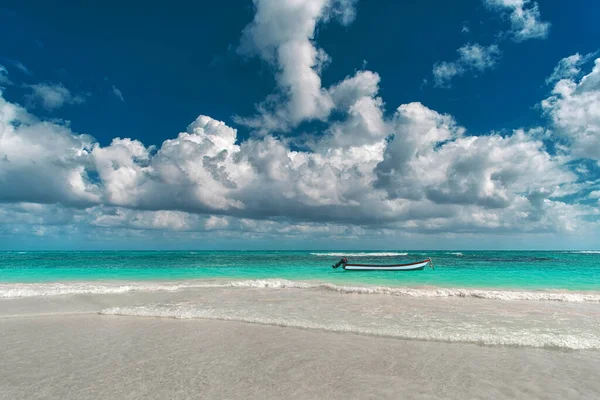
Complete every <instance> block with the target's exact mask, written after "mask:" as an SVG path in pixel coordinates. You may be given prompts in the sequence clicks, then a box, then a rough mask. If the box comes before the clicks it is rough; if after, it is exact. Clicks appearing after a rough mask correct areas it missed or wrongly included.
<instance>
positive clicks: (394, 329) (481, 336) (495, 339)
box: [100, 305, 600, 350]
mask: <svg viewBox="0 0 600 400" xmlns="http://www.w3.org/2000/svg"><path fill="white" fill-rule="evenodd" d="M100 314H101V315H118V316H134V317H158V318H176V319H208V320H221V321H238V322H246V323H252V324H260V325H272V326H281V327H292V328H301V329H315V330H322V331H328V332H339V333H355V334H361V335H370V336H382V337H393V338H398V339H405V340H420V341H433V342H459V343H473V344H479V345H484V346H510V347H536V348H548V349H569V350H585V349H600V337H598V336H597V335H590V334H584V335H581V334H580V335H573V334H569V333H564V332H562V333H561V332H538V331H535V330H531V329H521V330H515V329H507V328H499V327H495V328H494V329H489V327H488V328H486V327H485V325H484V326H480V327H477V329H453V328H452V327H450V328H448V329H443V330H441V329H419V327H413V328H411V327H407V326H399V325H387V326H385V325H382V326H364V325H363V326H361V325H358V324H351V323H347V322H334V321H327V322H317V321H313V320H311V319H310V317H305V318H302V317H297V316H295V317H291V316H288V317H273V316H268V315H264V314H262V313H258V314H257V313H247V312H245V311H239V310H238V311H235V310H213V309H200V308H197V307H194V306H191V305H147V306H135V307H113V308H108V309H104V310H102V311H100ZM473 328H475V327H473Z"/></svg>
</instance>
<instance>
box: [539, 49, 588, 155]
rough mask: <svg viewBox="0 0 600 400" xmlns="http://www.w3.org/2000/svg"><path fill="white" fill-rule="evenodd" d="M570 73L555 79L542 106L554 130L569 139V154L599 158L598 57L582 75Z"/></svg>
mask: <svg viewBox="0 0 600 400" xmlns="http://www.w3.org/2000/svg"><path fill="white" fill-rule="evenodd" d="M558 68H562V66H561V64H559V67H558ZM575 75H577V74H575ZM570 76H571V77H569V78H566V79H561V80H559V81H558V82H556V84H555V85H554V89H553V90H552V95H551V96H550V97H548V98H547V99H545V100H543V101H542V103H541V106H542V109H543V110H544V113H545V114H546V115H547V116H548V117H549V118H550V119H551V120H552V123H553V124H554V127H555V132H556V133H557V134H558V135H560V136H562V137H564V138H566V139H567V140H568V141H569V143H570V150H571V153H572V155H573V156H575V157H584V158H591V159H595V160H600V58H598V59H596V61H595V66H594V68H593V69H592V71H591V72H590V73H589V74H587V75H586V76H584V77H583V78H581V79H579V80H578V79H577V78H576V77H575V76H573V73H571V74H570Z"/></svg>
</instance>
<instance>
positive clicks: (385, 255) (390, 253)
mask: <svg viewBox="0 0 600 400" xmlns="http://www.w3.org/2000/svg"><path fill="white" fill-rule="evenodd" d="M310 255H311V256H317V257H396V256H407V255H408V253H393V252H379V253H339V252H337V253H310Z"/></svg>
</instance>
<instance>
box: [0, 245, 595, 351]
mask: <svg viewBox="0 0 600 400" xmlns="http://www.w3.org/2000/svg"><path fill="white" fill-rule="evenodd" d="M342 256H345V257H347V258H349V259H350V260H351V261H360V262H362V263H397V262H412V261H417V260H422V259H425V258H427V257H431V259H432V260H433V262H434V265H435V269H432V268H426V269H425V270H422V271H411V272H389V271H388V272H386V271H366V272H358V271H345V270H343V269H342V268H339V269H332V268H331V265H332V264H334V263H335V262H337V261H338V260H339V259H340V258H341V257H342ZM39 299H45V300H44V301H39ZM0 305H4V307H0V308H3V310H4V311H3V313H2V312H0V317H1V316H3V315H4V316H8V317H14V316H22V315H48V314H52V315H54V314H61V313H63V314H69V313H93V314H100V315H120V316H129V317H164V318H179V319H210V320H232V321H239V322H246V323H254V324H261V325H275V326H288V327H296V328H304V329H314V330H321V331H332V332H350V333H357V334H362V335H371V336H384V337H395V338H400V339H410V340H420V341H435V342H461V343H472V344H478V345H484V346H509V347H534V348H546V349H562V350H593V351H597V350H600V251H552V252H550V251H544V252H537V251H403V250H398V251H385V252H384V251H335V252H332V251H235V252H230V251H177V252H170V251H143V252H138V251H101V252H3V253H0Z"/></svg>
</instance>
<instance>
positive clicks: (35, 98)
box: [27, 83, 85, 111]
mask: <svg viewBox="0 0 600 400" xmlns="http://www.w3.org/2000/svg"><path fill="white" fill-rule="evenodd" d="M28 88H29V89H30V91H31V93H30V94H29V95H28V97H27V98H28V101H29V102H30V103H31V104H35V103H40V104H41V105H42V107H44V108H45V109H46V110H48V111H52V110H54V109H57V108H60V107H62V106H64V105H65V104H81V103H83V102H85V98H84V97H83V96H80V95H73V94H72V93H71V91H70V90H69V89H67V88H66V87H64V86H63V85H61V84H56V83H38V84H34V85H28Z"/></svg>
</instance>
